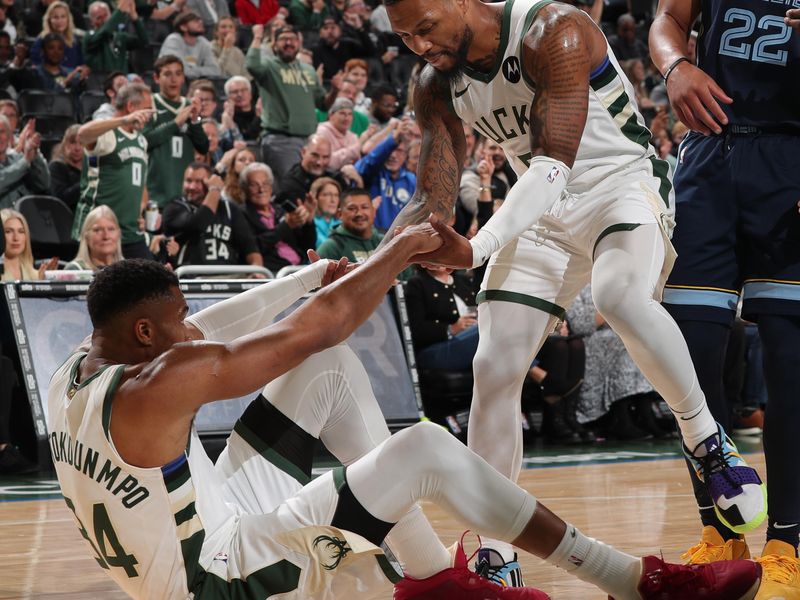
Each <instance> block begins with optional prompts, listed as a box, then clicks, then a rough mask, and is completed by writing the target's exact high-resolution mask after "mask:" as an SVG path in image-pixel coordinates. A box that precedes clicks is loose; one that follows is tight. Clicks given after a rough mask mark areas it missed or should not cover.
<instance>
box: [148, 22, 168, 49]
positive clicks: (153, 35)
mask: <svg viewBox="0 0 800 600" xmlns="http://www.w3.org/2000/svg"><path fill="white" fill-rule="evenodd" d="M144 28H145V30H146V31H147V38H148V39H149V40H150V43H151V44H155V45H156V46H161V44H162V43H164V40H165V39H167V36H168V35H169V34H170V33H172V29H171V28H170V26H169V23H167V22H166V21H162V20H160V19H145V20H144Z"/></svg>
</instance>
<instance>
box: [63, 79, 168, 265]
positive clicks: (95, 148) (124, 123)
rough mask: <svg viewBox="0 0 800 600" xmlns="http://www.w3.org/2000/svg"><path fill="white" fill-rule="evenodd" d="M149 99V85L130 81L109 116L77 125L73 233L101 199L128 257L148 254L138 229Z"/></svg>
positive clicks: (144, 199) (77, 236)
mask: <svg viewBox="0 0 800 600" xmlns="http://www.w3.org/2000/svg"><path fill="white" fill-rule="evenodd" d="M151 102H152V100H151V97H150V89H149V88H148V87H147V86H145V85H142V84H128V85H126V86H124V87H123V88H121V89H120V90H119V92H117V97H116V98H115V99H114V105H115V108H116V112H115V113H114V116H113V117H112V118H110V119H104V120H100V121H90V122H89V123H86V124H85V125H82V126H81V128H80V129H79V130H78V140H79V141H80V143H81V145H82V146H83V147H84V157H83V170H82V172H81V196H80V199H79V200H78V205H77V207H76V209H75V220H74V222H73V225H72V237H73V238H75V239H76V240H79V239H80V232H81V228H82V227H83V222H84V220H85V219H86V215H88V214H89V212H90V211H91V210H92V209H93V208H94V207H95V206H98V205H100V204H105V205H107V206H108V207H109V208H111V210H113V211H114V214H115V215H116V216H117V219H118V220H119V225H120V229H121V231H122V255H123V256H125V257H128V258H137V257H138V258H150V257H151V256H152V255H151V254H150V250H149V249H148V248H147V244H145V242H144V234H143V232H142V231H141V230H140V229H139V217H140V216H141V213H142V209H143V205H144V204H145V203H146V202H147V189H146V188H145V183H146V181H147V166H148V163H147V140H146V139H145V138H144V136H143V135H142V133H141V129H142V128H143V127H144V126H145V124H146V123H147V122H148V121H149V120H150V118H151V116H152V114H153V111H152V110H151V109H150V106H151Z"/></svg>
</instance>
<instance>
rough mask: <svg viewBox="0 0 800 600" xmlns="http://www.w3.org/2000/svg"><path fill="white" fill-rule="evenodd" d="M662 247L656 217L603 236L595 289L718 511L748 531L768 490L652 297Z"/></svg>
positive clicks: (672, 323)
mask: <svg viewBox="0 0 800 600" xmlns="http://www.w3.org/2000/svg"><path fill="white" fill-rule="evenodd" d="M664 253H665V243H664V239H663V234H662V232H661V230H660V228H659V226H658V225H656V224H655V223H644V224H642V225H639V226H638V227H636V228H634V229H632V230H630V231H616V232H613V233H610V234H609V235H607V236H605V237H603V238H602V239H600V241H599V242H598V243H597V245H596V250H595V264H594V269H593V271H592V295H593V298H594V301H595V305H596V306H597V309H598V311H599V312H600V313H601V314H602V315H603V317H604V318H605V319H606V321H607V322H608V323H609V325H611V327H612V329H614V330H615V331H616V332H617V333H618V334H619V336H620V338H621V339H622V341H623V343H624V344H625V347H626V349H627V350H628V352H629V354H630V355H631V357H632V358H633V360H634V361H635V362H636V364H637V365H638V366H639V368H640V369H641V370H642V373H644V375H645V376H646V377H647V378H648V380H649V381H650V382H651V383H652V384H653V386H654V387H655V388H656V390H657V391H658V392H659V394H660V395H661V396H662V397H663V398H664V400H665V401H666V402H667V404H668V405H669V407H670V409H671V410H672V412H673V414H674V415H675V417H676V419H677V420H678V425H679V427H680V430H681V434H682V435H683V440H684V451H685V452H686V454H687V456H688V457H689V458H690V459H691V460H692V462H693V463H694V466H695V468H696V469H698V471H700V472H701V473H702V474H703V479H704V481H705V483H706V486H707V487H708V488H709V490H710V492H711V495H712V499H713V500H714V504H715V505H716V509H717V512H718V514H719V515H720V517H721V518H724V519H725V520H726V521H727V522H728V523H730V524H731V526H732V527H733V528H737V529H739V530H741V531H747V530H750V529H752V528H754V527H756V526H757V525H758V524H760V523H761V521H763V519H764V516H765V513H766V491H765V489H764V486H763V484H762V483H761V481H760V479H759V478H758V475H757V474H756V473H755V471H754V470H753V469H751V468H750V467H748V466H746V465H745V464H744V461H743V460H742V459H741V457H739V455H738V453H737V451H736V448H735V446H733V444H732V442H730V440H729V439H728V438H727V436H726V435H725V434H724V431H723V430H722V429H721V428H719V427H718V425H717V424H716V423H715V421H714V419H713V417H712V415H711V413H710V411H709V409H708V406H707V405H706V403H705V398H704V395H703V391H702V390H701V389H700V385H699V382H698V379H697V376H696V375H695V372H694V368H693V365H692V361H691V358H690V355H689V351H688V349H687V347H686V342H685V341H684V339H683V336H682V335H681V332H680V329H679V328H678V326H677V325H676V323H675V321H674V320H673V319H672V317H670V316H669V314H668V313H667V311H666V310H665V309H664V308H663V307H662V306H661V305H660V304H659V303H658V302H657V301H655V300H654V298H653V295H654V292H655V290H656V286H657V284H658V280H659V277H660V274H661V270H662V266H663V261H664Z"/></svg>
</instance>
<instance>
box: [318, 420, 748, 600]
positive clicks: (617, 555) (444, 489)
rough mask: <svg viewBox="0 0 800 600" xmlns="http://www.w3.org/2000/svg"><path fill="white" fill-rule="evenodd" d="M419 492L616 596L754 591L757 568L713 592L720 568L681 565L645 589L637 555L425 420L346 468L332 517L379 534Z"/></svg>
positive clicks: (401, 594) (413, 586) (409, 589)
mask: <svg viewBox="0 0 800 600" xmlns="http://www.w3.org/2000/svg"><path fill="white" fill-rule="evenodd" d="M415 457H419V458H420V459H419V460H418V459H417V458H415ZM421 457H430V458H425V459H424V460H422V459H421ZM345 498H347V500H343V499H345ZM423 498H424V499H427V500H430V501H433V502H435V503H437V504H439V505H440V506H442V507H443V508H445V509H446V510H447V511H448V512H450V513H451V514H452V515H453V516H455V517H456V518H458V519H459V520H460V521H461V522H463V523H464V524H465V525H467V526H469V527H470V528H472V529H474V530H476V531H477V532H479V533H482V534H486V535H489V536H492V537H495V538H498V539H503V540H505V541H507V542H511V543H514V544H515V545H517V546H518V547H520V548H523V549H524V550H527V551H528V552H531V553H533V554H535V555H536V556H539V557H541V558H544V559H546V560H548V561H549V562H551V563H552V564H554V565H556V566H559V567H561V568H564V569H565V570H567V571H569V572H570V573H571V574H573V575H575V576H576V577H579V578H581V579H583V580H584V581H588V582H590V583H592V584H594V585H597V586H598V587H600V588H601V589H603V590H604V591H606V592H607V593H609V594H611V595H613V596H614V597H616V598H617V599H618V600H622V599H623V598H630V599H639V598H642V597H644V598H648V597H656V596H655V594H656V593H657V594H663V596H657V597H660V598H673V597H674V598H678V597H680V598H684V599H686V600H688V599H689V598H693V597H695V594H698V593H703V594H706V593H708V594H709V595H708V597H709V598H740V597H752V595H751V592H753V582H754V579H753V577H755V576H757V574H752V572H751V571H750V572H751V575H745V576H743V577H742V580H741V581H740V582H739V583H737V584H735V585H733V586H732V587H728V588H727V589H726V590H724V591H723V590H719V589H718V590H715V591H714V592H715V593H713V594H712V593H710V592H711V589H706V590H705V591H702V592H701V591H700V587H704V586H707V585H711V586H712V587H713V586H716V585H719V584H723V585H725V586H728V585H731V583H730V581H729V580H728V581H727V582H726V583H723V581H726V580H727V576H725V575H724V570H723V571H720V572H718V573H717V574H719V575H720V579H718V580H717V581H716V583H712V582H711V580H710V579H705V577H706V575H700V572H698V571H692V570H691V569H690V570H685V569H684V570H682V575H681V577H687V581H686V586H685V587H683V588H682V589H681V590H680V592H678V591H677V590H675V589H672V588H670V587H669V585H671V584H669V583H668V584H667V587H664V588H662V589H660V590H655V589H652V590H650V589H647V585H648V584H646V583H645V584H641V582H642V581H646V580H650V577H649V574H648V573H645V574H644V575H643V574H642V569H641V563H640V562H639V561H638V560H637V559H635V558H633V557H631V556H629V555H626V554H624V553H621V552H618V551H617V550H615V549H613V548H611V547H609V546H607V545H604V544H602V543H600V542H597V541H595V540H592V539H590V538H587V537H585V536H584V535H583V534H581V533H580V532H579V531H578V530H576V529H575V528H574V527H572V526H568V525H567V524H566V523H564V522H563V521H562V520H561V519H559V518H558V517H557V516H555V515H554V514H553V513H551V512H550V511H549V510H548V509H547V508H546V507H544V506H543V505H541V504H539V503H537V501H536V500H535V498H533V497H532V496H530V495H529V494H527V493H526V492H525V491H524V490H522V489H521V488H519V487H517V486H516V485H515V484H514V483H512V482H511V481H510V480H508V479H507V478H505V477H503V476H501V475H500V474H499V473H497V472H496V471H495V470H494V469H492V468H491V467H490V466H489V465H488V464H487V463H486V462H485V461H484V460H482V459H481V458H479V457H478V456H476V455H475V454H473V453H471V452H470V451H469V450H467V449H465V448H464V447H463V446H462V445H460V444H459V443H458V442H457V441H456V440H455V439H453V438H452V437H451V436H449V435H448V434H446V433H445V432H443V431H442V430H441V429H440V428H438V427H436V426H432V425H429V424H420V425H416V426H414V427H412V428H409V429H407V430H405V431H403V432H400V433H399V434H397V435H395V436H393V437H392V438H391V439H389V440H387V441H386V442H385V443H384V444H382V445H381V446H380V447H379V448H377V449H376V450H374V451H372V452H370V453H369V454H368V455H367V456H366V457H365V458H364V459H362V460H359V461H357V462H356V463H354V464H353V465H351V466H350V467H349V468H348V469H347V471H346V476H345V478H344V480H343V481H342V482H341V483H340V487H339V502H338V506H337V509H336V511H335V513H336V514H335V515H334V517H333V520H332V524H333V525H334V526H337V527H341V528H343V529H348V527H362V525H361V524H363V523H365V522H368V521H369V520H370V519H374V524H373V527H374V534H375V535H377V536H378V537H379V536H380V529H381V523H385V524H390V523H391V522H393V521H394V520H395V519H396V518H397V517H398V516H401V515H403V514H404V512H405V510H406V506H407V505H408V503H411V502H415V501H417V500H420V499H423ZM357 532H359V531H357ZM359 533H361V535H365V537H367V538H368V539H371V541H373V543H375V542H377V541H379V540H378V538H370V537H369V536H370V535H371V534H370V532H367V531H364V530H363V529H362V531H361V532H359ZM644 564H645V571H648V570H649V569H650V568H651V567H650V566H649V565H648V563H647V562H645V563H644ZM728 564H738V565H739V567H738V568H741V569H745V570H749V569H751V567H747V566H745V565H746V564H747V563H728ZM714 568H715V569H716V568H719V567H714ZM686 569H688V568H686ZM667 570H668V569H667ZM664 573H666V571H664ZM692 575H694V576H695V577H701V578H702V579H703V581H702V582H701V581H700V580H698V579H695V580H694V581H692V582H691V583H689V580H691V579H692ZM651 582H652V581H651ZM404 584H405V585H401V586H399V587H398V592H396V596H395V597H397V598H407V597H414V596H413V591H414V590H419V589H420V588H421V587H423V584H422V582H411V581H405V582H404ZM698 586H699V587H698ZM637 588H638V591H637ZM640 592H641V595H640ZM406 594H408V595H406ZM651 594H653V595H652V596H651ZM746 594H748V595H746ZM453 597H458V596H455V595H454V596H453ZM481 597H483V596H481ZM509 597H525V596H513V595H509ZM703 597H705V596H703Z"/></svg>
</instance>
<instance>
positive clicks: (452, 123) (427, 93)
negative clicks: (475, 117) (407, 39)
mask: <svg viewBox="0 0 800 600" xmlns="http://www.w3.org/2000/svg"><path fill="white" fill-rule="evenodd" d="M414 107H415V109H416V113H417V122H418V123H419V126H420V129H421V130H422V146H421V148H420V156H419V166H418V167H417V189H416V191H415V192H414V195H413V196H412V197H411V200H409V202H408V204H407V205H406V206H405V208H404V209H403V210H402V211H401V212H400V214H399V215H397V218H396V219H395V220H394V223H392V225H391V227H389V229H388V231H387V232H386V237H385V238H384V239H383V242H381V246H383V245H384V244H386V243H387V242H388V241H389V240H390V239H391V237H392V235H393V234H394V228H395V227H405V226H407V225H414V224H415V223H422V222H424V221H426V220H427V219H428V215H429V214H431V213H433V214H434V215H436V216H437V217H438V218H439V219H440V220H441V221H444V222H448V221H449V220H450V218H451V217H452V215H453V207H454V206H455V202H456V198H457V197H458V185H459V181H460V179H461V169H462V167H463V165H464V155H465V154H466V147H467V142H466V140H465V138H464V127H463V125H462V124H461V119H460V118H459V117H458V115H457V114H456V113H455V111H454V110H453V106H452V104H451V103H450V86H449V84H448V83H447V81H446V80H445V78H444V77H442V76H441V75H440V74H439V73H437V72H436V70H435V69H434V68H433V67H430V66H426V67H425V68H424V69H422V72H421V73H420V76H419V82H418V84H417V86H416V90H415V92H414Z"/></svg>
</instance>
